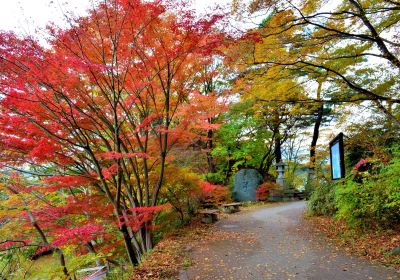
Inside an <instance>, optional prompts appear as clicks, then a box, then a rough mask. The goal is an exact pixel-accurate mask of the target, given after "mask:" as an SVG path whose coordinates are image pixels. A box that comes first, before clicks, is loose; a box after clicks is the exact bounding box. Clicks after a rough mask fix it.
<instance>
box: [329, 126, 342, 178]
mask: <svg viewBox="0 0 400 280" xmlns="http://www.w3.org/2000/svg"><path fill="white" fill-rule="evenodd" d="M329 150H330V161H331V177H332V180H337V179H341V178H344V177H345V170H344V149H343V133H340V134H339V135H338V136H336V137H335V138H334V139H333V140H332V141H331V142H330V143H329Z"/></svg>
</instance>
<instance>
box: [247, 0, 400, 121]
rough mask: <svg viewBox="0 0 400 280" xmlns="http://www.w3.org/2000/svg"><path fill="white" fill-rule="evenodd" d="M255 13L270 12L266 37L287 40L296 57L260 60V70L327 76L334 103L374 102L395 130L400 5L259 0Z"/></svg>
mask: <svg viewBox="0 0 400 280" xmlns="http://www.w3.org/2000/svg"><path fill="white" fill-rule="evenodd" d="M250 10H251V12H254V11H267V13H269V14H270V15H271V17H272V18H275V19H276V20H274V24H271V25H269V28H268V30H266V32H265V33H264V34H262V36H263V37H265V38H266V37H276V36H278V37H279V38H281V39H282V41H281V42H280V44H284V45H286V46H287V48H288V49H290V53H292V54H293V55H292V56H290V57H288V56H284V57H282V56H280V57H276V58H274V59H260V60H256V61H255V63H257V64H265V65H271V66H274V65H280V66H282V65H285V66H286V67H287V68H289V69H292V70H295V71H297V70H299V69H301V70H302V71H307V72H310V73H312V72H318V71H323V72H327V74H328V75H329V76H330V78H329V82H331V83H334V84H335V85H336V90H335V92H334V93H332V94H331V97H330V99H329V101H336V102H352V103H356V102H360V101H364V100H368V101H370V104H371V105H373V106H376V108H378V109H379V110H381V111H382V112H384V113H385V114H386V115H387V117H388V118H390V119H391V120H392V121H393V122H394V123H395V124H397V125H399V124H400V121H399V119H398V118H397V117H396V116H395V115H393V114H392V113H391V110H392V107H393V106H395V107H398V105H397V104H399V103H400V98H399V94H398V92H399V91H398V88H399V83H398V75H399V70H400V67H399V66H400V65H399V57H398V54H399V52H398V50H399V46H400V42H399V36H398V27H399V24H400V4H399V3H398V2H396V1H386V0H365V1H355V0H354V1H353V0H349V1H311V0H310V1H302V2H301V3H300V2H299V3H297V4H296V3H295V2H292V1H287V0H271V1H269V0H256V1H252V3H251V5H250Z"/></svg>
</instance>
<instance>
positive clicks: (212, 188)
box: [199, 181, 230, 204]
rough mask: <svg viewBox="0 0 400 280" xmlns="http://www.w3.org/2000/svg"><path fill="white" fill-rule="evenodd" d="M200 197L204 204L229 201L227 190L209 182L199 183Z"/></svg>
mask: <svg viewBox="0 0 400 280" xmlns="http://www.w3.org/2000/svg"><path fill="white" fill-rule="evenodd" d="M199 186H200V187H201V190H202V196H203V199H204V201H205V202H207V203H211V204H218V203H221V202H223V201H227V200H229V199H230V193H229V189H228V188H227V187H224V186H222V185H213V184H211V183H209V182H204V181H199Z"/></svg>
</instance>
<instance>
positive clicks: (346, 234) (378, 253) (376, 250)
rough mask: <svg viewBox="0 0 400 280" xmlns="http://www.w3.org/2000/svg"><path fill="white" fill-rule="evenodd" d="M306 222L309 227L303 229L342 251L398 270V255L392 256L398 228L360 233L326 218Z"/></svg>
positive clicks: (398, 240) (398, 239) (398, 244)
mask: <svg viewBox="0 0 400 280" xmlns="http://www.w3.org/2000/svg"><path fill="white" fill-rule="evenodd" d="M306 222H307V223H309V224H310V225H308V226H307V227H305V228H307V229H309V230H310V231H312V232H313V233H314V234H315V233H322V234H323V235H324V236H325V237H326V238H327V239H329V240H330V241H332V242H333V243H334V244H335V245H336V244H337V245H338V246H339V247H340V248H341V249H342V250H344V251H346V252H348V253H352V254H356V255H359V256H361V257H362V258H365V259H368V260H370V261H378V262H380V263H382V264H384V265H386V266H391V267H394V268H396V269H397V270H400V255H395V254H392V251H393V250H394V249H395V248H398V247H400V227H398V228H396V229H391V230H369V231H363V232H360V231H357V230H354V229H351V228H349V227H348V226H347V225H346V224H345V223H344V222H343V221H337V220H335V219H334V218H333V217H328V216H318V217H315V216H314V217H309V218H308V219H307V220H306Z"/></svg>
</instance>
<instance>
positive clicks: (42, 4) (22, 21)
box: [0, 0, 230, 33]
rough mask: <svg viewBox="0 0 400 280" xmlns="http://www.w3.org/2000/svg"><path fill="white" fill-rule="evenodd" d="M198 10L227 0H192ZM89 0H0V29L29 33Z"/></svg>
mask: <svg viewBox="0 0 400 280" xmlns="http://www.w3.org/2000/svg"><path fill="white" fill-rule="evenodd" d="M192 1H193V3H194V6H195V7H196V9H197V10H198V11H199V12H203V11H204V10H206V9H207V7H208V6H210V5H213V4H215V3H218V4H223V3H228V2H230V1H229V0H192ZM91 2H92V1H91V0H0V7H1V9H0V30H13V31H16V32H18V33H20V32H22V33H31V32H33V31H34V30H35V28H36V27H45V26H46V23H48V22H49V21H52V22H55V23H57V24H61V23H62V18H63V11H64V12H65V11H73V12H74V13H76V14H78V15H82V14H84V11H85V10H86V9H87V8H89V7H90V5H91Z"/></svg>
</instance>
